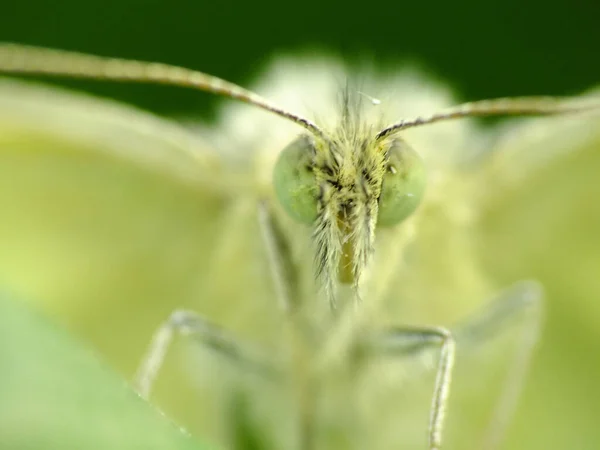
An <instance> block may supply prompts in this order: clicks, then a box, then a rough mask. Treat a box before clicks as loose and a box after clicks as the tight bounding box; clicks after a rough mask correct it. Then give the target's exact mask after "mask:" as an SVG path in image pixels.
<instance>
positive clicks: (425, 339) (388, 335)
mask: <svg viewBox="0 0 600 450" xmlns="http://www.w3.org/2000/svg"><path fill="white" fill-rule="evenodd" d="M438 349H439V357H438V365H437V373H436V378H435V386H434V390H433V396H432V399H431V408H430V416H429V428H428V435H429V450H438V449H439V448H440V447H441V444H442V431H443V427H444V418H445V414H446V406H447V404H448V395H449V393H450V385H451V381H452V369H453V367H454V355H455V351H456V345H455V341H454V338H453V336H452V334H451V333H450V331H449V330H447V329H445V328H438V327H431V328H428V327H423V328H398V329H393V330H390V331H387V332H385V333H383V334H380V335H378V336H377V337H375V338H374V339H373V340H372V341H371V342H370V344H369V353H370V355H372V356H392V357H405V356H410V355H414V354H418V353H422V352H427V351H431V350H438Z"/></svg>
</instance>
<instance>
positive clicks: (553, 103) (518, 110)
mask: <svg viewBox="0 0 600 450" xmlns="http://www.w3.org/2000/svg"><path fill="white" fill-rule="evenodd" d="M594 100H595V101H585V100H582V99H573V98H568V97H562V98H561V97H515V98H498V99H493V100H481V101H477V102H470V103H464V104H462V105H458V106H454V107H451V108H448V109H446V110H443V111H440V112H438V113H434V114H431V115H430V116H423V117H416V118H414V119H406V120H401V121H399V122H396V123H394V124H392V125H390V126H388V127H387V128H384V129H383V130H382V131H380V132H379V133H378V134H377V136H376V139H377V140H380V139H384V138H385V137H388V136H390V135H392V134H395V133H397V132H399V131H402V130H406V129H408V128H415V127H419V126H421V125H427V124H430V123H436V122H442V121H445V120H452V119H459V118H462V117H478V116H479V117H484V116H504V115H512V116H517V115H522V116H527V115H529V116H536V115H537V116H540V115H551V114H565V113H573V112H582V111H588V110H593V109H600V97H596V98H595V99H594Z"/></svg>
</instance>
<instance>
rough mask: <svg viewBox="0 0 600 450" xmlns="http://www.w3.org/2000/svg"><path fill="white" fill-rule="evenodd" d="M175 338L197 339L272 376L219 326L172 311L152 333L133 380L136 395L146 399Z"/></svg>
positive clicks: (269, 369) (271, 371)
mask: <svg viewBox="0 0 600 450" xmlns="http://www.w3.org/2000/svg"><path fill="white" fill-rule="evenodd" d="M176 335H187V336H192V337H194V338H196V339H198V340H199V341H200V342H201V343H202V344H203V345H205V346H207V347H208V348H211V349H213V350H215V351H217V352H218V353H219V354H221V355H223V356H225V357H226V358H228V359H229V360H231V361H233V362H234V363H236V364H238V365H241V366H243V367H244V368H245V369H253V370H255V371H257V372H259V373H262V374H265V375H274V373H275V369H274V368H273V366H271V365H270V364H269V363H268V362H267V361H266V360H264V359H263V358H262V357H260V356H259V355H258V354H257V353H256V352H253V351H251V349H249V348H247V347H245V346H242V345H241V344H240V343H239V342H237V341H236V340H235V339H234V338H233V337H231V336H229V335H228V334H227V333H226V332H225V331H224V330H222V329H221V328H220V327H218V326H216V325H214V324H212V323H210V322H209V321H207V320H206V319H204V318H203V317H201V316H200V315H198V314H196V313H194V312H192V311H185V310H178V311H175V312H174V313H173V314H171V316H170V317H169V319H168V320H167V321H166V322H165V323H164V324H163V325H161V327H160V328H159V329H158V330H157V331H156V332H155V334H154V336H153V338H152V341H151V343H150V345H149V348H148V351H147V353H146V356H145V357H144V359H143V360H142V364H141V365H140V367H139V369H138V372H137V374H136V377H135V387H136V388H137V391H138V392H139V394H140V395H141V396H142V397H144V398H148V397H149V395H150V390H151V388H152V384H153V383H154V379H155V378H156V375H157V374H158V371H159V370H160V367H161V366H162V363H163V361H164V358H165V355H166V353H167V351H168V348H169V345H170V344H171V342H172V340H173V338H174V337H175V336H176Z"/></svg>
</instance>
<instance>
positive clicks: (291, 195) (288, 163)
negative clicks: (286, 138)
mask: <svg viewBox="0 0 600 450" xmlns="http://www.w3.org/2000/svg"><path fill="white" fill-rule="evenodd" d="M313 152H314V149H313V144H312V142H311V140H310V138H308V137H306V136H302V137H300V138H298V139H296V140H295V141H294V142H292V143H291V144H290V145H288V146H287V147H286V148H285V149H284V150H283V151H282V152H281V154H280V155H279V159H278V160H277V163H276V164H275V169H274V171H273V184H274V186H275V195H276V196H277V199H278V200H279V202H280V203H281V205H282V206H283V208H284V209H285V210H286V212H287V213H288V214H289V215H290V216H291V217H293V218H294V219H296V220H298V221H299V222H302V223H306V224H309V225H311V224H313V223H314V221H315V219H316V218H317V196H318V194H319V189H318V187H317V183H316V180H315V175H314V174H313V171H312V156H313Z"/></svg>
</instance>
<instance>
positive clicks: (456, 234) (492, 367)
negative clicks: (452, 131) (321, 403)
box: [378, 113, 600, 449]
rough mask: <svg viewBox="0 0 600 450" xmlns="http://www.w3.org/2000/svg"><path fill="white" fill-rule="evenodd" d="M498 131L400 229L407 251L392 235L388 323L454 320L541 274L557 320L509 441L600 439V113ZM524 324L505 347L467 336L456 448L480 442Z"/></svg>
mask: <svg viewBox="0 0 600 450" xmlns="http://www.w3.org/2000/svg"><path fill="white" fill-rule="evenodd" d="M490 136H492V135H491V134H490ZM495 136H496V137H495V139H494V141H495V143H494V144H493V145H489V144H488V147H487V156H484V157H482V158H481V159H480V160H479V162H478V163H477V164H475V165H473V166H472V167H470V168H468V170H462V171H460V172H459V171H455V172H448V173H447V174H446V176H445V177H444V179H442V180H439V181H437V182H435V183H434V184H433V185H432V186H431V189H430V191H429V192H428V199H427V201H426V202H425V204H424V205H423V207H422V208H421V209H420V210H419V212H418V214H417V215H416V217H415V218H414V219H412V220H413V222H408V223H407V225H406V226H407V228H411V227H412V229H411V230H410V231H406V230H400V233H409V234H410V233H412V236H413V237H412V238H411V240H410V244H409V245H408V246H407V247H406V248H405V249H404V250H401V251H400V252H397V253H393V254H389V253H388V254H385V252H389V251H390V250H389V249H391V248H392V247H391V246H390V244H389V242H394V239H395V237H394V235H393V233H388V235H387V236H386V235H383V239H385V240H384V241H383V243H382V247H383V248H384V251H383V252H380V255H379V256H378V257H380V258H381V262H380V263H379V264H380V266H379V267H383V268H384V270H387V271H388V272H389V274H388V279H389V280H391V281H390V283H389V286H388V288H387V290H386V293H385V295H384V300H385V301H384V303H383V305H384V311H383V317H384V319H383V321H384V322H385V323H386V324H388V325H391V324H393V323H394V322H395V323H396V324H397V325H398V324H411V325H416V324H421V325H445V326H450V327H451V326H453V325H454V324H456V323H460V322H462V320H463V319H464V318H465V317H468V316H469V315H471V313H472V312H473V311H475V310H477V309H479V308H480V307H481V306H482V305H483V304H484V303H485V302H486V301H487V300H488V299H490V298H491V297H492V296H493V294H494V292H497V291H498V290H499V289H500V288H502V287H506V286H509V285H511V284H513V283H514V282H517V281H521V280H526V279H534V280H537V281H539V282H540V284H541V285H542V286H543V288H544V292H545V301H546V308H545V309H546V310H547V317H546V323H545V324H544V326H543V330H542V336H541V341H540V352H539V353H538V354H536V360H535V362H534V364H533V367H534V370H533V372H532V373H530V375H529V376H528V381H527V383H526V395H525V396H524V397H523V398H522V399H521V402H520V403H519V410H518V414H517V416H516V417H514V419H513V422H512V424H513V425H512V426H511V428H510V433H511V434H510V436H509V438H510V439H509V441H510V442H507V448H515V449H521V448H522V449H526V448H527V449H533V448H535V449H537V448H540V449H542V448H563V447H569V446H571V445H573V444H572V443H573V442H574V441H577V442H578V443H579V444H580V445H579V446H580V447H582V448H592V447H594V446H596V447H597V446H598V445H600V434H599V433H598V431H597V429H596V427H595V426H594V425H593V421H590V420H589V418H590V417H592V416H594V413H593V412H592V411H594V410H597V405H598V404H599V403H598V402H600V397H599V395H596V394H597V393H598V392H600V391H599V390H598V389H597V380H598V379H599V377H600V364H599V363H598V361H597V359H593V358H590V355H592V354H594V353H595V352H596V350H595V349H596V348H597V345H598V342H600V332H599V331H598V330H599V328H598V326H597V324H598V323H599V321H600V282H599V281H598V280H600V278H599V277H598V268H599V267H600V240H599V239H598V230H599V229H600V206H598V202H597V199H598V197H599V196H600V182H598V173H599V171H600V117H599V115H598V114H597V113H595V114H580V115H573V116H563V117H555V118H544V119H536V120H519V121H511V122H510V123H508V124H507V126H505V127H503V128H502V129H499V130H498V131H497V132H496V133H495ZM490 141H491V140H490V139H488V142H490ZM400 228H402V226H401V227H400ZM398 235H400V234H397V235H396V236H398ZM392 256H395V259H394V258H393V257H392ZM390 267H391V268H390ZM515 326H518V323H517V324H515ZM517 330H518V328H515V327H513V326H507V327H506V330H504V331H502V330H498V333H497V334H498V337H499V338H501V341H502V342H503V344H502V343H501V342H500V341H498V340H496V339H491V336H490V339H485V340H484V341H482V342H481V343H480V345H479V346H477V347H476V348H477V349H478V351H477V352H475V353H472V354H470V355H468V354H467V355H465V354H461V352H460V349H461V348H462V349H463V350H465V348H473V347H472V346H470V345H466V343H464V342H463V343H461V342H459V343H458V345H459V355H458V366H457V371H456V376H455V378H454V381H455V383H454V384H455V390H454V393H453V394H452V395H453V399H452V403H451V406H450V411H449V415H448V421H449V422H448V427H449V430H448V436H449V439H450V441H449V446H450V447H453V446H456V447H457V448H458V447H461V446H466V445H468V443H469V442H471V443H472V442H480V438H481V435H482V433H483V431H484V429H485V424H486V421H487V420H488V418H490V417H491V411H492V407H491V405H493V402H494V399H495V398H496V397H497V396H498V394H499V389H498V388H499V386H500V383H499V381H500V380H501V378H500V377H501V374H502V373H503V371H506V370H507V369H508V368H509V364H510V359H509V358H510V355H511V352H512V351H514V350H515V348H516V347H515V346H517V345H519V343H518V342H517V339H516V337H517V336H518V332H517ZM459 337H460V334H459ZM507 339H508V340H507ZM469 344H470V343H469ZM467 353H471V350H468V351H467ZM417 373H418V372H417ZM456 405H458V406H456ZM565 411H569V413H568V414H567V416H568V417H565ZM548 429H552V430H553V432H552V434H551V436H550V435H549V434H548V433H544V432H540V430H548ZM578 439H579V441H578Z"/></svg>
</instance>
